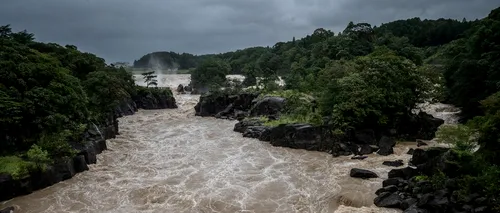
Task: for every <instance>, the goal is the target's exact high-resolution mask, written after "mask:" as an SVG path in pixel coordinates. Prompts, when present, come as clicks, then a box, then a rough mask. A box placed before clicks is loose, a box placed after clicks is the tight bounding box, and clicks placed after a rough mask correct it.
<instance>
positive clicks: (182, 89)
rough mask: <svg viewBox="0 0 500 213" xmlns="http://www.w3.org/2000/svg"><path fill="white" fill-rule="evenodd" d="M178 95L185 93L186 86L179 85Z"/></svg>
mask: <svg viewBox="0 0 500 213" xmlns="http://www.w3.org/2000/svg"><path fill="white" fill-rule="evenodd" d="M177 93H181V94H183V93H185V91H184V86H183V85H182V84H179V86H177Z"/></svg>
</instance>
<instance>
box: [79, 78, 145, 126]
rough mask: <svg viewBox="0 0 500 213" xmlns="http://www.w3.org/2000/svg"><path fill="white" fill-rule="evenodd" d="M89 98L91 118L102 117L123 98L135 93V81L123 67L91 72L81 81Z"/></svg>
mask: <svg viewBox="0 0 500 213" xmlns="http://www.w3.org/2000/svg"><path fill="white" fill-rule="evenodd" d="M83 86H84V88H85V91H86V93H87V96H88V99H89V109H90V111H91V112H92V117H91V118H92V119H94V120H97V121H100V120H102V119H104V118H105V117H106V116H107V115H108V114H109V113H111V112H112V110H113V109H114V108H115V107H117V106H118V105H119V104H120V103H121V102H122V101H123V100H127V99H130V98H131V97H132V96H134V95H136V86H135V82H134V80H133V79H132V75H130V74H129V73H128V72H127V71H125V70H124V69H108V70H102V71H96V72H92V73H90V74H89V75H88V76H87V79H86V80H85V81H83Z"/></svg>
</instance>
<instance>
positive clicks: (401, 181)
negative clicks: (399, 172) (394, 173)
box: [382, 178, 406, 187]
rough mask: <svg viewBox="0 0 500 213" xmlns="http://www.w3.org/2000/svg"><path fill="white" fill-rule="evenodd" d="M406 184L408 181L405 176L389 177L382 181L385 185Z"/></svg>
mask: <svg viewBox="0 0 500 213" xmlns="http://www.w3.org/2000/svg"><path fill="white" fill-rule="evenodd" d="M404 184H406V181H405V180H404V179H403V178H388V179H385V180H384V181H383V182H382V186H383V187H387V186H399V185H404Z"/></svg>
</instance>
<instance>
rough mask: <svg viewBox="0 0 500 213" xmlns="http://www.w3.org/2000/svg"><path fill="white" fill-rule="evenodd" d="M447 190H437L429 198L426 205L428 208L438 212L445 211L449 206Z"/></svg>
mask: <svg viewBox="0 0 500 213" xmlns="http://www.w3.org/2000/svg"><path fill="white" fill-rule="evenodd" d="M447 196H448V192H447V191H446V190H439V191H437V192H435V193H434V196H433V199H432V200H430V201H429V202H428V203H427V205H428V206H429V208H427V209H432V210H435V211H438V212H446V210H447V209H448V207H449V206H450V201H449V200H448V197H447Z"/></svg>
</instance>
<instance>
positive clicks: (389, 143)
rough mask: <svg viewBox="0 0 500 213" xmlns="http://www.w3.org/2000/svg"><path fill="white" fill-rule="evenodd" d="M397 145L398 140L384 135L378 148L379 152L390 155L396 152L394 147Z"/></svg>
mask: <svg viewBox="0 0 500 213" xmlns="http://www.w3.org/2000/svg"><path fill="white" fill-rule="evenodd" d="M395 145H396V141H395V140H394V139H393V138H390V137H387V136H383V137H382V138H381V139H380V141H379V143H378V147H379V148H380V149H379V150H378V152H377V153H378V154H379V155H384V156H387V155H390V154H392V153H394V150H393V147H394V146H395Z"/></svg>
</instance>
